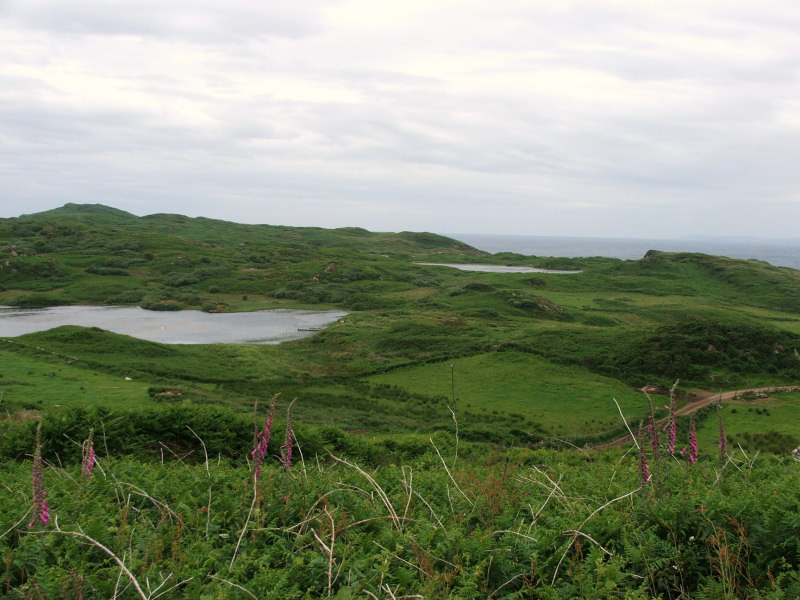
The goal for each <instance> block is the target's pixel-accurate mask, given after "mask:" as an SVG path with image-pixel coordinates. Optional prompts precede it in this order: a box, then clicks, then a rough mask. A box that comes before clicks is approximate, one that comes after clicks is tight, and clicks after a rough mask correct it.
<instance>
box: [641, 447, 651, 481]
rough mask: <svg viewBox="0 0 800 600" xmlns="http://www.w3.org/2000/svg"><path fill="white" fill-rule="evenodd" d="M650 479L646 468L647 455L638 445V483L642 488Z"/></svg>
mask: <svg viewBox="0 0 800 600" xmlns="http://www.w3.org/2000/svg"><path fill="white" fill-rule="evenodd" d="M650 479H652V475H650V469H649V468H648V467H647V455H646V454H645V451H644V446H643V445H641V444H640V445H639V482H640V483H641V485H642V486H644V485H645V484H646V483H647V482H648V481H650Z"/></svg>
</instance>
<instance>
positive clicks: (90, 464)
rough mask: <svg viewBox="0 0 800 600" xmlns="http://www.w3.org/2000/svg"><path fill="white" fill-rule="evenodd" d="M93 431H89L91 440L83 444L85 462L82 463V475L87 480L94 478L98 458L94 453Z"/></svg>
mask: <svg viewBox="0 0 800 600" xmlns="http://www.w3.org/2000/svg"><path fill="white" fill-rule="evenodd" d="M92 433H93V432H92V430H91V429H90V430H89V438H88V439H87V440H86V441H85V442H84V443H83V460H82V461H81V473H83V476H84V477H85V478H87V479H88V478H89V477H91V476H92V469H94V465H95V464H96V463H97V457H96V455H95V453H94V441H92Z"/></svg>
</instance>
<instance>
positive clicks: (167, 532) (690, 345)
mask: <svg viewBox="0 0 800 600" xmlns="http://www.w3.org/2000/svg"><path fill="white" fill-rule="evenodd" d="M420 262H481V263H493V264H512V265H525V266H534V267H541V268H553V269H569V270H580V271H581V273H579V274H571V275H557V274H548V273H542V274H539V273H537V274H520V273H511V274H499V273H478V272H465V271H459V270H456V269H452V268H448V267H440V266H431V265H421V264H418V263H420ZM0 303H1V304H6V305H13V306H20V307H41V306H53V305H58V304H131V305H139V306H142V307H145V308H148V309H152V310H183V309H187V308H193V309H200V310H206V311H238V310H257V309H263V308H278V307H281V308H309V307H315V308H342V309H345V310H347V311H348V312H349V313H350V314H349V315H348V316H347V317H345V318H344V319H342V320H341V321H340V322H338V323H336V324H334V325H332V326H331V327H329V328H327V329H325V330H324V331H321V332H319V333H316V334H315V335H313V336H312V337H310V338H306V339H303V340H297V341H293V342H288V343H284V344H281V345H279V346H252V345H249V346H248V345H214V344H210V345H192V346H183V345H165V344H158V343H153V342H148V341H144V340H138V339H134V338H131V337H127V336H122V335H118V334H115V333H111V332H108V331H103V330H99V329H95V328H80V327H74V326H66V327H59V328H56V329H53V330H50V331H44V332H40V333H34V334H29V335H25V336H20V337H17V338H0V364H2V369H0V414H2V418H1V419H0V468H2V472H3V473H4V474H6V476H5V478H4V481H3V485H2V486H0V506H3V507H4V508H2V509H0V556H2V557H3V560H4V566H3V567H2V568H3V573H4V574H3V576H2V578H0V589H2V594H5V595H6V596H8V597H23V598H56V597H57V598H110V597H114V596H115V594H116V595H117V597H120V598H137V597H138V598H157V597H164V598H169V597H175V598H177V597H198V598H231V597H242V598H252V597H256V598H281V599H283V598H319V597H326V598H327V597H330V598H355V597H359V598H382V599H383V598H386V599H387V600H388V599H390V598H415V597H424V598H530V597H537V598H539V597H541V598H571V597H581V598H584V597H585V598H615V597H626V598H653V597H656V598H665V599H666V598H745V597H751V598H796V597H798V595H799V594H800V570H799V569H800V567H799V566H798V564H799V563H800V548H798V546H797V540H798V539H800V521H798V520H797V518H796V515H797V514H798V510H797V509H798V506H797V503H798V500H797V494H796V493H794V490H796V489H798V477H800V462H796V461H795V460H794V459H793V458H792V455H791V452H792V450H793V448H796V447H797V446H798V445H800V436H798V434H797V431H798V428H799V427H800V417H798V414H800V413H799V412H798V411H797V406H798V402H800V392H798V391H782V392H780V393H771V392H769V393H750V394H739V395H736V396H734V395H733V394H730V395H729V396H726V401H725V402H724V403H723V404H721V405H719V407H718V408H716V407H715V406H713V405H708V406H706V404H707V401H704V400H703V399H704V398H705V397H707V396H708V395H709V394H713V393H718V392H726V391H731V390H748V389H754V388H762V387H775V386H785V387H786V389H787V390H791V389H794V387H793V386H796V385H798V384H800V360H799V359H798V356H797V350H798V349H799V348H800V272H798V271H795V270H792V269H786V268H777V267H773V266H771V265H768V264H766V263H762V262H758V261H739V260H731V259H726V258H723V257H710V256H705V255H699V254H686V253H662V252H658V251H650V252H648V253H647V255H646V256H644V257H643V258H642V259H641V260H634V261H620V260H615V259H606V258H586V259H560V258H554V257H525V256H519V255H515V254H510V253H502V254H497V255H486V254H485V253H482V252H480V251H478V250H475V249H473V248H470V247H469V246H466V245H464V244H461V243H459V242H457V241H455V240H451V239H449V238H445V237H442V236H437V235H433V234H420V233H408V232H405V233H371V232H368V231H365V230H361V229H357V228H344V229H339V230H322V229H301V228H291V227H273V226H248V225H237V224H233V223H225V222H221V221H214V220H210V219H202V218H198V219H190V218H187V217H183V216H180V215H152V216H149V217H143V218H139V217H135V216H133V215H130V214H128V213H124V212H122V211H118V210H115V209H112V208H108V207H104V206H86V205H66V206H65V207H62V208H60V209H57V210H54V211H48V212H46V213H39V214H36V215H28V216H23V217H19V218H16V219H0ZM676 380H680V384H679V386H678V387H677V388H676V389H675V393H674V395H673V398H674V399H675V401H676V404H675V406H676V408H677V409H678V416H677V417H676V431H677V439H678V443H677V447H676V448H674V449H673V450H672V451H670V450H669V444H668V443H667V441H665V438H664V437H663V435H664V432H663V431H662V438H661V440H660V441H658V442H655V443H653V444H651V438H650V436H649V434H648V431H649V432H652V431H657V430H658V431H661V429H662V427H663V425H662V424H661V422H659V423H658V425H649V423H650V414H652V419H653V422H654V423H655V422H656V421H658V420H660V419H668V418H669V417H668V414H667V413H668V410H667V409H666V408H663V406H664V405H665V404H666V405H669V403H670V398H669V389H670V388H671V387H672V386H673V384H674V382H675V381H676ZM640 388H645V391H646V392H647V394H645V393H643V391H641V389H640ZM648 397H649V399H650V403H648ZM273 402H275V403H277V411H276V412H275V413H273V412H272V408H271V405H272V403H273ZM290 404H291V412H287V409H288V408H289V406H290ZM651 405H652V407H653V409H652V413H651V409H650V406H651ZM695 406H697V407H699V406H705V408H702V409H700V410H698V411H696V412H695V411H694V408H695ZM690 413H692V416H689V414H690ZM270 415H272V417H271V416H270ZM621 415H622V416H621ZM681 415H683V416H681ZM268 419H269V426H268V429H269V430H270V431H271V432H272V435H271V438H270V439H269V441H268V443H265V444H264V445H263V446H262V450H263V465H262V466H260V467H259V469H260V471H259V470H258V469H256V465H255V464H254V461H255V462H258V461H260V460H261V458H258V459H257V460H256V456H257V455H258V456H261V455H260V454H258V453H256V454H254V448H255V447H256V445H257V444H258V443H260V442H263V441H264V440H265V430H264V428H265V424H266V423H267V422H268ZM721 423H724V428H725V431H726V432H727V433H726V435H727V437H726V438H725V439H726V440H727V445H726V446H725V447H724V448H722V449H720V448H719V444H720V424H721ZM648 428H649V429H648ZM37 429H38V431H39V433H38V434H37ZM629 431H633V432H634V433H636V434H637V438H638V439H637V441H636V442H634V441H632V440H631V439H630V438H628V439H627V440H625V441H621V442H620V443H621V445H619V446H615V447H611V448H608V449H605V450H597V449H592V448H594V447H595V446H597V445H599V444H603V443H608V442H614V441H615V440H620V439H621V438H622V437H623V436H625V435H627V434H628V432H629ZM259 432H260V435H261V437H257V434H259ZM290 432H291V435H290V436H289V433H290ZM690 436H692V437H693V439H694V440H696V446H697V448H699V454H698V457H697V458H698V460H697V461H693V460H692V461H691V462H690V461H688V460H687V456H686V455H681V450H682V449H683V448H684V447H686V450H685V453H688V456H689V457H691V456H692V455H693V448H694V447H695V442H692V441H691V439H690ZM88 440H92V442H91V447H92V448H93V449H94V450H93V452H96V454H95V458H96V460H97V465H96V467H95V468H94V470H91V469H90V474H87V473H86V464H87V456H88V448H89V447H90V445H89V442H88ZM637 443H638V446H640V447H641V449H637ZM37 449H38V450H37ZM93 460H95V459H93ZM39 461H41V462H39ZM37 464H39V465H40V467H37V466H36V465H37ZM32 465H33V473H34V476H33V485H32V483H31V479H32V478H31V472H32ZM37 469H40V470H37ZM257 472H258V475H256V473H257ZM37 473H39V474H38V475H37ZM37 482H38V483H37ZM37 486H38V487H37ZM43 493H46V496H43V495H42V494H43ZM45 499H46V502H47V505H46V510H45V507H44V506H43V504H42V502H43V501H44V500H45ZM43 517H46V518H44V519H43ZM31 520H34V521H35V522H34V524H33V525H32V526H31V527H28V523H29V522H30V521H31Z"/></svg>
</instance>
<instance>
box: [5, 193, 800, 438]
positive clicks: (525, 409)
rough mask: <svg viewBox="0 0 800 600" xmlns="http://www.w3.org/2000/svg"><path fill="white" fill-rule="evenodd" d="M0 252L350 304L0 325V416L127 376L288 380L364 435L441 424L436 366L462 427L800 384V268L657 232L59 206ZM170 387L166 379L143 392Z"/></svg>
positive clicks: (13, 288)
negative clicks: (572, 246) (135, 326)
mask: <svg viewBox="0 0 800 600" xmlns="http://www.w3.org/2000/svg"><path fill="white" fill-rule="evenodd" d="M0 253H2V256H3V259H2V260H0V303H3V304H12V305H19V306H45V305H52V304H59V303H81V304H87V303H88V304H92V303H94V304H138V305H141V306H143V307H146V308H151V309H160V310H173V309H185V308H200V309H203V310H207V311H230V310H254V309H261V308H272V307H306V308H307V307H324V308H329V307H338V308H344V309H346V310H348V311H349V312H350V313H351V314H350V315H349V316H348V317H346V318H345V319H343V320H342V321H341V322H339V323H337V324H335V325H333V326H331V327H330V328H328V329H326V330H325V331H323V332H320V333H318V334H316V335H314V336H313V337H311V338H308V339H304V340H298V341H295V342H290V343H284V344H281V345H280V346H277V347H275V346H235V345H233V346H231V345H218V346H214V345H210V346H167V345H161V344H153V343H150V342H144V341H141V340H135V339H132V338H128V337H125V336H118V335H115V334H111V333H108V332H104V331H100V330H93V329H80V328H74V327H66V328H60V329H56V330H53V331H50V332H42V333H38V334H32V335H28V336H22V337H21V338H19V339H17V340H14V341H13V343H12V342H10V341H5V342H2V343H0V358H2V360H3V362H4V364H5V365H11V366H7V367H5V368H4V371H3V376H4V377H3V378H2V379H0V386H2V393H3V396H2V403H3V405H4V407H5V410H6V411H7V413H8V414H11V413H12V412H13V410H32V409H33V408H32V407H34V408H35V409H36V410H44V411H46V410H49V407H50V406H51V405H52V404H54V403H56V402H54V400H53V394H60V395H61V396H62V397H63V400H62V401H61V402H58V403H59V404H62V405H68V404H74V405H92V404H93V403H97V404H104V405H105V404H108V405H110V406H116V405H117V401H116V400H113V399H110V398H108V399H106V395H103V394H99V395H98V394H97V393H90V390H92V389H95V388H93V387H92V386H91V385H88V386H87V383H89V382H93V381H106V380H110V381H113V382H120V381H121V382H122V384H123V385H121V386H106V387H108V388H114V387H121V388H122V389H121V390H120V393H121V396H120V397H123V396H124V397H125V398H126V402H133V403H134V405H136V403H138V402H141V403H142V404H143V405H144V406H149V405H153V404H158V403H164V402H166V401H167V400H169V401H170V402H173V403H176V402H177V403H183V404H192V403H195V404H203V403H215V404H223V405H230V406H233V407H235V408H236V409H237V410H249V407H251V406H252V404H253V403H254V402H255V401H257V400H258V401H261V402H266V400H267V399H268V398H270V397H271V396H272V395H273V394H275V393H280V394H282V397H283V398H293V397H297V398H298V403H297V410H298V411H299V414H300V415H301V416H302V418H303V419H304V421H305V422H307V423H312V424H325V425H335V426H337V427H340V428H342V429H345V430H348V429H349V430H359V431H366V432H370V433H372V434H374V435H383V434H387V433H392V432H395V433H396V432H400V431H406V432H415V431H434V430H436V429H437V428H448V427H450V424H451V415H450V413H449V410H448V409H447V405H448V404H449V403H452V400H453V398H452V397H451V396H452V392H453V389H452V386H451V383H452V381H451V378H450V376H451V372H450V369H449V365H450V364H453V365H454V369H455V372H454V376H455V384H456V386H455V392H456V394H455V395H456V398H455V400H456V402H457V406H458V410H459V413H460V416H461V418H462V419H463V423H462V433H463V434H464V435H465V436H466V437H467V438H469V437H472V438H473V439H476V440H477V439H494V440H505V441H507V442H510V441H511V440H517V441H519V440H526V443H535V442H536V441H537V440H540V439H543V438H547V437H548V436H550V437H558V438H567V439H569V440H571V441H578V442H582V441H589V440H592V439H601V438H603V437H604V436H611V435H614V434H615V433H616V432H617V430H618V429H619V427H620V425H621V424H620V423H619V422H618V421H617V419H618V414H617V413H616V409H615V407H614V406H613V401H612V398H616V399H617V400H618V401H619V402H620V403H621V405H622V407H623V408H624V410H625V412H626V414H627V416H628V417H629V418H630V419H631V420H632V421H636V420H637V419H641V418H642V416H643V408H642V406H643V403H641V402H637V399H640V396H641V394H640V393H639V392H637V391H636V388H639V387H641V386H645V385H646V386H651V387H658V388H662V389H668V388H669V387H670V386H671V385H672V383H673V382H674V381H675V380H676V379H680V380H681V387H680V388H679V393H681V394H690V393H692V392H693V391H694V390H709V391H714V392H716V391H718V390H726V389H739V388H747V387H756V386H763V385H775V384H791V383H797V382H798V381H800V360H797V358H796V356H795V350H796V349H797V348H800V272H798V271H795V270H792V269H786V268H777V267H773V266H771V265H768V264H766V263H763V262H759V261H741V260H732V259H727V258H724V257H711V256H706V255H701V254H685V253H678V254H670V253H662V252H655V251H651V252H648V253H647V255H646V256H644V257H642V259H640V260H631V261H621V260H615V259H608V258H590V259H563V258H557V257H526V256H520V255H515V254H510V253H501V254H496V255H487V254H485V253H483V252H480V251H478V250H475V249H474V248H470V247H469V246H466V245H464V244H462V243H460V242H457V241H455V240H451V239H449V238H445V237H442V236H437V235H434V234H427V233H409V232H404V233H372V232H368V231H365V230H362V229H358V228H343V229H338V230H325V229H318V228H292V227H279V226H268V225H240V224H235V223H227V222H223V221H216V220H211V219H204V218H188V217H184V216H181V215H150V216H147V217H136V216H134V215H131V214H129V213H125V212H123V211H119V210H116V209H113V208H109V207H105V206H99V205H75V204H68V205H66V206H64V207H62V208H59V209H55V210H52V211H47V212H44V213H38V214H34V215H25V216H22V217H19V218H15V219H2V220H0ZM419 262H482V263H494V264H512V265H527V266H535V267H549V268H556V269H573V270H580V271H581V272H580V273H579V274H573V275H561V274H549V273H533V274H521V273H479V272H466V271H460V270H457V269H453V268H449V267H444V266H431V265H420V264H417V263H419ZM42 374H49V375H48V377H47V378H45V377H43V376H41V375H42ZM126 377H127V378H129V379H131V380H133V381H132V382H127V383H133V382H136V385H126V382H125V378H126ZM3 380H4V381H3ZM59 386H60V387H59ZM81 388H82V389H81ZM173 388H174V389H176V390H178V389H179V390H180V394H179V395H178V394H173V395H168V396H155V395H151V394H150V393H149V392H148V391H147V390H150V389H173ZM136 389H138V392H137V391H134V390H136ZM131 395H133V396H135V399H134V398H132V397H131ZM12 409H13V410H12ZM576 411H579V416H577V417H576ZM481 431H490V432H491V434H490V435H489V434H485V433H481Z"/></svg>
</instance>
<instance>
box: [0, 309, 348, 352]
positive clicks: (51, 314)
mask: <svg viewBox="0 0 800 600" xmlns="http://www.w3.org/2000/svg"><path fill="white" fill-rule="evenodd" d="M347 314H348V313H346V312H344V311H338V310H331V311H311V310H283V309H281V310H261V311H255V312H239V313H205V312H201V311H198V310H181V311H170V312H160V311H151V310H144V309H143V308H139V307H129V306H57V307H51V308H37V309H21V308H11V307H0V337H14V336H18V335H23V334H26V333H34V332H37V331H45V330H47V329H52V328H53V327H59V326H61V325H80V326H83V327H99V328H101V329H106V330H108V331H113V332H114V333H121V334H124V335H130V336H133V337H137V338H140V339H143V340H149V341H151V342H161V343H164V344H225V343H230V344H277V343H280V342H285V341H288V340H295V339H299V338H302V337H306V336H309V335H313V333H314V331H316V330H318V329H321V328H323V327H326V326H328V325H330V324H331V323H335V322H336V321H338V320H339V319H341V318H342V317H344V316H345V315H347Z"/></svg>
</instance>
